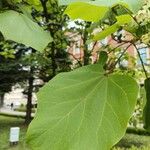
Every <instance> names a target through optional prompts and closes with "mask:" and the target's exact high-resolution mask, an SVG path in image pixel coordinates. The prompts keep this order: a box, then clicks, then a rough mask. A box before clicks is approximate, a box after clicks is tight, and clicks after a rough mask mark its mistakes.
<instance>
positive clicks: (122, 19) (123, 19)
mask: <svg viewBox="0 0 150 150" xmlns="http://www.w3.org/2000/svg"><path fill="white" fill-rule="evenodd" d="M116 19H117V22H116V23H115V24H113V25H112V26H109V27H107V28H106V29H105V30H103V31H101V32H99V33H97V34H96V35H94V37H93V40H94V41H97V40H102V39H104V38H105V37H107V36H109V35H110V34H112V33H114V32H116V31H117V30H118V29H119V28H120V26H122V25H124V24H127V23H130V22H131V21H132V17H131V16H130V15H120V16H117V17H116Z"/></svg>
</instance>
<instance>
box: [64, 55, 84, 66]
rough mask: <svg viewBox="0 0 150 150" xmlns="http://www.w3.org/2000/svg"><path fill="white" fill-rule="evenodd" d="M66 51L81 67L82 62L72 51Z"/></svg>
mask: <svg viewBox="0 0 150 150" xmlns="http://www.w3.org/2000/svg"><path fill="white" fill-rule="evenodd" d="M67 53H68V54H69V55H71V56H72V57H73V58H74V59H75V60H76V61H77V62H78V64H79V65H80V67H82V63H81V62H80V61H79V60H78V59H77V58H76V57H75V56H74V55H73V54H72V53H69V52H67Z"/></svg>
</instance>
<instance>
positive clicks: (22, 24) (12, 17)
mask: <svg viewBox="0 0 150 150" xmlns="http://www.w3.org/2000/svg"><path fill="white" fill-rule="evenodd" d="M0 31H1V32H2V34H3V36H4V38H5V39H7V40H13V41H16V42H18V43H22V44H24V45H26V46H30V47H32V48H34V49H36V50H39V51H41V50H43V49H44V48H45V47H46V46H47V45H48V43H49V42H51V41H52V38H51V36H50V34H49V33H48V32H46V31H44V30H43V29H42V28H41V27H40V26H39V25H38V24H36V23H35V22H33V21H32V20H30V19H29V18H28V17H27V16H25V15H23V14H20V13H18V12H15V11H12V10H11V11H6V12H3V13H0Z"/></svg>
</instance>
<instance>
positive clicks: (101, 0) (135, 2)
mask: <svg viewBox="0 0 150 150" xmlns="http://www.w3.org/2000/svg"><path fill="white" fill-rule="evenodd" d="M58 1H59V4H60V5H69V7H70V5H72V3H77V4H78V5H80V3H79V2H86V3H89V4H94V5H98V6H102V7H103V6H105V7H112V6H115V5H117V4H120V5H121V4H122V5H123V6H126V7H127V8H128V9H130V10H131V11H133V12H137V11H138V10H139V9H140V8H141V7H142V5H143V0H109V1H108V0H95V1H92V0H80V1H79V0H58ZM76 8H77V6H76ZM72 9H74V8H73V7H72ZM78 9H79V8H78ZM84 9H86V8H84ZM82 15H83V14H80V17H81V16H82ZM80 17H79V18H80Z"/></svg>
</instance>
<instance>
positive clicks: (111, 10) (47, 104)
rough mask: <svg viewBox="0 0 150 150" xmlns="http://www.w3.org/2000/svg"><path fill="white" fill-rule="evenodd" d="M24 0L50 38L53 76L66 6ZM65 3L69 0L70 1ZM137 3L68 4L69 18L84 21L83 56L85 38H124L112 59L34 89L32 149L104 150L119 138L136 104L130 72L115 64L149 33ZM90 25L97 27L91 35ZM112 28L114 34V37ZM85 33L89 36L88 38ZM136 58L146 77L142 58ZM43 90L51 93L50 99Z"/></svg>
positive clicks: (62, 44) (135, 88) (62, 42)
mask: <svg viewBox="0 0 150 150" xmlns="http://www.w3.org/2000/svg"><path fill="white" fill-rule="evenodd" d="M7 2H8V6H9V5H10V4H11V3H13V2H15V3H16V4H18V2H19V3H20V2H21V1H11V2H10V1H7ZM26 2H27V3H28V4H30V5H32V8H33V11H32V16H33V20H36V22H38V24H39V25H40V26H43V28H45V29H46V30H48V31H49V32H50V33H51V36H52V38H53V41H52V42H51V43H49V45H48V47H47V49H45V52H46V54H47V56H49V57H50V58H51V62H52V76H55V75H56V74H57V67H58V66H59V65H58V62H60V64H61V63H62V62H61V61H57V60H58V59H56V58H57V56H60V55H58V54H61V50H64V49H65V48H66V45H67V41H66V39H65V40H64V37H65V36H62V35H64V32H66V30H65V29H66V26H64V24H65V22H66V21H67V17H66V16H62V13H63V12H64V8H65V7H63V6H59V5H58V2H57V1H47V0H46V1H43V0H40V1H35V0H34V1H26ZM61 2H62V1H61ZM70 2H73V1H72V0H71V1H69V4H70ZM74 2H75V1H74ZM141 4H142V1H140V0H139V1H135V0H133V1H128V0H123V1H118V0H111V1H109V3H108V2H107V1H99V0H96V1H94V2H91V1H89V2H88V3H87V2H86V3H85V2H83V1H82V2H75V3H71V4H70V5H69V6H68V7H67V9H66V11H65V13H67V14H68V15H69V16H70V18H72V19H78V18H81V19H83V20H84V25H85V26H84V27H85V29H84V31H82V32H81V34H83V37H84V38H83V44H84V49H85V51H84V52H85V55H86V56H89V55H88V54H89V53H86V52H87V44H86V43H87V41H88V40H95V41H97V40H101V39H103V38H105V37H107V36H108V35H111V36H112V38H113V39H114V40H116V41H117V42H118V43H122V42H124V43H126V44H127V45H126V47H125V48H124V50H123V51H122V52H121V55H119V56H116V55H115V52H114V51H115V50H113V51H112V54H114V57H115V59H111V60H110V59H109V58H108V60H107V57H106V56H107V55H105V54H106V53H105V54H104V55H102V54H100V61H99V63H100V64H102V65H103V66H101V65H99V64H94V65H90V66H86V67H82V68H80V69H78V70H75V71H73V72H70V73H64V74H60V75H58V76H56V78H54V79H53V80H51V81H50V82H49V83H48V84H47V85H46V86H45V87H44V88H43V89H42V90H41V91H40V92H39V98H40V101H39V102H40V103H39V106H38V113H37V117H36V118H35V120H34V121H33V123H32V124H31V125H30V127H29V131H28V136H27V140H28V143H29V144H30V146H31V147H32V148H33V149H40V150H41V149H49V147H51V148H52V149H54V150H55V149H60V148H61V149H65V150H66V149H68V150H70V149H75V150H81V149H83V150H84V149H86V150H87V149H90V150H91V149H95V150H96V149H102V150H105V149H106V150H107V149H110V148H111V147H112V146H113V145H114V144H115V143H116V142H117V141H119V139H120V138H121V137H122V136H123V134H124V132H125V129H126V126H127V123H128V121H129V118H130V116H131V113H132V112H133V110H134V106H135V104H136V98H137V94H138V86H137V83H136V82H135V81H134V80H133V79H132V78H131V77H130V76H129V75H120V74H119V73H117V72H116V70H115V68H116V65H117V64H118V63H119V62H120V60H121V58H122V56H124V54H125V53H126V51H127V49H128V48H129V47H130V46H131V45H132V46H133V47H134V48H135V49H136V50H137V53H138V54H139V51H138V48H137V46H136V44H137V42H140V41H141V39H142V36H143V33H144V34H145V33H146V32H147V31H149V28H148V24H144V25H143V24H141V23H139V22H138V20H137V19H136V17H135V16H134V14H133V12H137V10H138V9H139V7H140V6H141ZM15 7H16V6H15ZM49 8H50V9H49ZM41 10H42V11H41ZM87 10H88V11H87ZM89 11H90V12H91V13H89ZM22 12H24V11H23V10H22ZM17 14H18V13H17ZM33 14H34V15H33ZM21 16H22V14H21ZM29 16H30V15H29ZM29 16H28V17H29ZM30 17H31V16H30ZM30 17H29V18H30ZM6 18H7V17H6ZM30 19H31V18H30ZM4 20H5V19H4ZM31 20H32V19H31ZM40 20H42V21H40ZM59 22H60V24H59ZM133 27H135V28H134V29H133ZM143 27H144V28H143ZM87 28H91V29H89V30H88V29H87ZM95 29H99V33H98V34H96V35H95V34H94V30H95ZM122 29H123V30H126V31H128V32H130V33H131V35H133V38H132V39H130V40H127V41H126V40H124V39H123V35H122V34H121V33H119V32H120V31H122ZM4 31H5V30H4ZM116 31H117V33H118V34H117V35H115V32H116ZM89 37H90V38H91V39H88V38H89ZM58 39H59V40H58ZM25 44H28V43H25ZM113 52H114V53H113ZM110 53H111V52H110ZM63 54H65V56H66V55H67V52H66V53H65V51H63ZM63 56H64V55H63ZM139 57H140V54H139ZM116 58H117V59H116ZM140 60H141V64H142V67H143V69H144V72H145V75H146V77H147V78H148V74H147V72H146V69H145V66H144V63H143V62H142V59H141V57H140ZM101 61H102V62H101ZM87 64H89V63H88V59H87V60H86V59H85V63H84V65H87ZM112 73H113V74H112ZM101 82H102V83H103V84H101ZM125 83H126V84H125ZM47 92H51V95H50V96H49V97H50V101H49V97H48V96H47ZM129 98H130V100H129ZM47 112H50V113H51V116H50V117H49V118H48V119H47V118H46V120H45V119H44V118H45V116H47ZM122 118H123V119H122ZM117 122H118V123H117ZM41 126H42V127H43V128H41ZM111 128H113V130H112V129H111ZM114 131H115V132H114ZM91 137H92V142H91ZM43 138H44V139H45V141H44V142H43V140H42V139H43ZM47 139H48V140H47ZM49 139H50V140H49Z"/></svg>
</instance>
